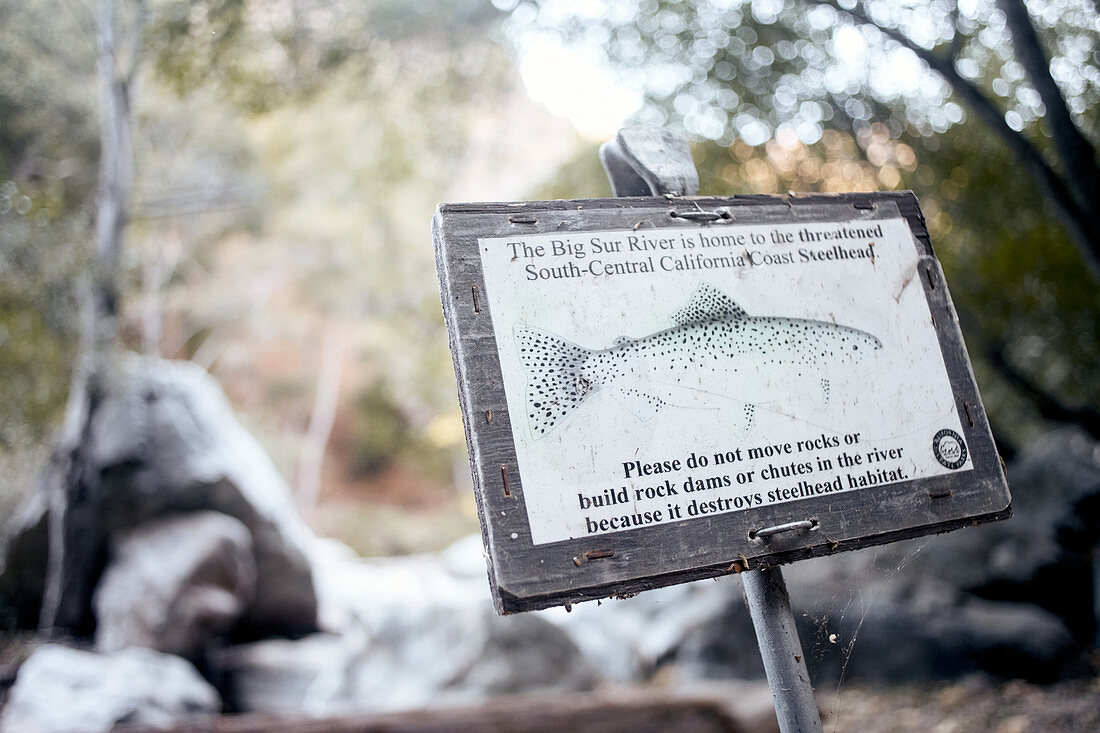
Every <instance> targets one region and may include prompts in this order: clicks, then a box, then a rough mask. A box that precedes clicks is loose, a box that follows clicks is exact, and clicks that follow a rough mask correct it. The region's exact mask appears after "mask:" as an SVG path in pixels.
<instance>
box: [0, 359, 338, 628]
mask: <svg viewBox="0 0 1100 733" xmlns="http://www.w3.org/2000/svg"><path fill="white" fill-rule="evenodd" d="M85 451H86V457H87V462H88V464H89V465H88V466H87V469H88V471H89V472H91V473H93V474H94V475H96V476H97V477H99V479H100V480H101V484H100V487H99V489H100V490H99V492H98V493H99V495H100V496H102V501H100V502H98V503H97V504H95V505H94V506H91V507H85V508H84V510H85V511H94V512H96V513H97V519H98V522H97V524H98V526H99V530H100V532H99V536H97V537H89V538H88V547H89V548H90V551H91V552H93V553H94V554H105V553H104V549H105V545H106V543H107V541H108V539H109V538H110V537H111V536H113V535H114V534H116V533H118V532H120V531H123V530H127V529H131V528H133V527H136V526H139V525H140V524H141V523H143V522H146V521H149V520H150V519H153V518H156V517H159V516H163V515H165V514H170V513H180V512H189V511H200V510H208V509H209V510H214V511H217V512H221V513H223V514H226V515H229V516H231V517H234V518H235V519H237V520H239V521H240V522H242V523H243V524H244V525H245V526H246V527H247V528H248V530H249V532H250V533H251V535H252V544H253V552H254V555H255V562H256V571H257V577H256V590H255V595H254V598H253V601H252V603H251V604H250V605H249V606H248V608H247V609H246V610H245V613H244V615H243V616H242V618H241V622H240V624H238V627H237V630H236V631H237V633H238V634H239V635H241V636H244V637H247V638H259V637H262V636H265V635H270V634H286V635H300V634H305V633H309V632H312V631H315V630H316V629H317V623H316V616H317V601H316V596H315V593H314V588H313V576H312V569H311V567H310V564H309V561H308V559H307V556H306V547H307V546H308V544H309V542H310V540H311V537H310V533H309V531H308V530H307V529H306V527H305V525H304V524H303V523H302V521H301V519H300V517H299V516H298V515H297V513H296V510H295V507H294V504H293V501H292V500H291V496H290V492H289V490H288V488H287V486H286V484H285V483H284V482H283V480H282V479H281V477H280V476H279V474H278V472H277V471H276V470H275V467H274V466H273V465H272V463H271V461H270V459H269V458H268V457H267V456H266V455H265V454H264V452H263V450H262V449H261V448H260V446H259V444H258V443H257V442H256V440H255V439H254V438H253V437H252V436H251V435H249V434H248V432H247V431H245V430H244V428H242V427H241V425H240V423H238V422H237V420H236V418H235V417H234V416H233V413H232V410H231V409H230V407H229V405H228V403H227V402H226V400H225V396H224V395H223V394H222V391H221V389H220V388H219V387H218V385H217V383H216V382H215V381H214V379H213V378H212V377H210V376H209V375H208V374H207V373H206V372H205V371H203V370H202V369H201V368H200V367H198V366H197V365H195V364H191V363H189V362H180V361H165V360H160V359H152V358H146V357H139V356H133V355H132V356H130V357H129V358H128V359H126V360H125V361H124V374H123V376H122V378H120V379H117V380H113V381H112V382H111V384H110V386H109V389H108V393H107V394H106V395H105V396H104V397H103V401H102V402H101V403H100V404H99V405H98V409H97V410H96V412H95V415H94V418H93V420H92V422H91V424H90V427H89V434H88V436H87V441H86V444H85ZM46 512H47V502H46V501H45V499H44V497H43V496H42V495H41V494H40V493H39V494H37V495H33V496H31V497H29V498H28V500H27V501H26V503H25V506H24V508H23V509H22V510H21V511H20V513H19V514H18V517H17V519H16V521H15V523H14V524H12V525H11V526H10V527H9V531H8V535H7V543H6V551H5V563H4V568H3V572H2V573H0V594H2V595H3V596H4V597H5V599H6V600H7V602H8V603H9V604H10V605H12V606H13V607H14V608H15V609H16V611H17V612H18V617H19V622H20V624H21V625H23V626H27V627H33V626H34V625H35V623H36V622H37V615H38V604H39V603H40V599H41V593H42V590H41V586H42V584H41V580H37V582H36V581H35V579H36V578H39V579H40V578H41V577H42V576H43V575H44V569H45V567H46V552H45V547H46V538H45V532H46V521H45V516H46ZM87 600H88V603H89V611H90V601H91V598H90V597H89V598H88V599H87Z"/></svg>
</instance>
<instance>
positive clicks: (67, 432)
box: [38, 0, 142, 636]
mask: <svg viewBox="0 0 1100 733" xmlns="http://www.w3.org/2000/svg"><path fill="white" fill-rule="evenodd" d="M137 8H138V9H137V13H138V22H135V23H133V24H132V25H131V27H130V29H129V32H128V34H127V36H126V38H124V39H120V36H119V33H118V32H117V19H116V15H115V10H116V4H115V2H114V0H98V3H97V6H96V50H97V59H96V73H97V79H98V91H99V110H100V118H101V119H100V160H99V188H98V191H97V194H96V227H95V258H94V260H93V264H92V271H91V273H90V276H89V281H90V282H89V283H88V284H87V285H86V286H81V290H82V297H81V298H80V300H81V310H82V316H81V326H82V327H81V340H80V354H79V355H78V359H77V366H76V369H75V371H74V375H73V380H72V384H71V385H70V391H69V399H68V404H67V405H66V410H65V422H64V424H63V426H62V433H61V437H60V439H59V440H58V442H57V444H56V445H55V447H54V449H53V454H52V456H51V459H50V465H49V467H48V468H47V477H46V481H45V486H46V490H47V491H48V492H49V495H50V496H49V507H50V508H49V557H48V560H47V568H46V581H45V590H44V592H43V596H42V608H41V611H40V614H39V624H38V625H39V631H40V632H42V633H43V634H46V635H48V636H57V635H59V634H62V633H74V632H75V633H81V632H83V631H86V630H87V628H88V624H89V621H90V619H89V605H90V600H91V593H92V589H93V587H94V584H95V580H96V576H97V575H98V569H99V566H100V563H101V562H102V553H103V538H102V529H101V527H100V512H99V506H100V503H101V500H102V497H101V491H100V480H99V477H98V476H96V475H94V472H91V471H88V470H87V463H86V460H85V451H86V448H87V439H88V434H89V430H90V429H91V425H92V422H93V419H94V417H95V413H96V409H97V407H98V406H99V403H100V401H101V400H102V397H103V394H104V391H105V388H106V387H107V385H108V384H109V381H110V380H111V379H112V378H113V375H114V373H115V371H116V370H115V361H114V360H115V356H116V349H117V343H118V310H119V275H120V273H119V269H120V263H121V259H122V257H121V255H122V246H123V235H124V231H125V226H126V209H127V205H128V203H129V199H130V191H131V188H132V180H133V176H132V173H131V164H130V163H131V150H130V86H131V80H132V78H133V71H134V69H133V64H134V59H135V58H136V49H137V45H138V43H137V37H138V34H139V33H140V25H141V24H140V18H141V15H142V8H141V6H140V4H138V5H137ZM120 40H125V41H126V42H127V46H128V47H130V48H131V49H132V50H133V51H134V53H131V54H130V55H129V58H128V59H127V63H128V64H129V65H130V68H129V69H128V70H127V71H126V72H125V73H122V72H121V71H120V69H119V56H120V45H119V44H120Z"/></svg>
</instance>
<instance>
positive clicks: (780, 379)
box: [513, 283, 882, 439]
mask: <svg viewBox="0 0 1100 733" xmlns="http://www.w3.org/2000/svg"><path fill="white" fill-rule="evenodd" d="M672 319H673V321H674V322H675V324H676V325H674V326H673V327H672V328H669V329H667V330H664V331H658V332H657V333H654V334H651V335H649V336H643V337H641V338H629V337H626V336H621V337H619V338H617V339H615V341H614V343H613V344H612V345H611V346H610V347H608V348H606V349H586V348H584V347H582V346H578V345H576V344H573V343H570V342H569V341H566V340H565V339H562V338H560V337H558V336H555V335H553V334H549V333H546V332H543V331H540V330H539V329H537V328H533V327H531V326H528V325H526V324H516V325H515V327H514V328H513V333H514V334H515V339H516V346H517V348H518V349H519V355H520V360H521V362H522V364H523V368H524V370H525V371H526V374H527V395H526V397H527V404H526V407H527V422H528V425H529V426H530V428H531V433H532V435H533V436H534V437H535V438H536V439H539V438H542V437H544V436H546V435H547V434H549V433H550V432H552V431H553V430H554V428H555V427H556V426H557V425H559V424H560V423H561V422H563V421H564V420H566V419H567V418H568V417H569V416H570V415H571V414H572V413H573V412H574V410H576V409H577V407H579V406H580V405H581V403H582V402H584V401H585V399H586V398H588V396H589V395H591V394H593V393H594V392H596V391H597V390H601V389H606V390H614V396H615V397H616V399H618V400H619V401H620V402H621V403H622V404H623V405H624V406H625V407H626V408H627V409H628V410H630V411H631V412H632V413H634V414H635V415H637V416H638V417H639V418H640V419H642V420H648V419H649V418H651V417H652V416H653V415H655V414H657V413H658V412H659V411H660V410H662V409H664V408H666V407H670V406H671V407H701V408H704V409H717V405H716V403H717V402H720V401H722V400H727V401H733V402H735V403H739V404H741V405H743V407H742V411H741V415H740V418H741V420H742V423H741V425H740V427H741V429H740V430H736V432H738V433H742V434H743V435H747V434H748V432H749V430H751V428H752V424H753V419H754V415H755V409H756V406H757V405H765V404H771V403H773V402H777V401H780V400H782V399H784V398H786V397H789V396H790V395H792V394H800V393H801V394H805V393H807V392H810V393H815V392H816V393H817V394H818V395H819V399H820V406H821V408H822V409H824V408H825V407H827V406H828V403H829V392H830V382H831V380H832V378H833V376H835V375H838V374H843V373H845V372H850V371H851V369H852V367H853V366H855V365H858V364H861V363H863V362H865V361H867V360H869V358H870V357H871V356H872V354H873V352H875V351H878V350H879V349H881V348H882V342H881V341H879V340H878V339H877V338H876V337H875V336H873V335H871V334H869V333H867V332H866V331H860V330H859V329H856V328H850V327H848V326H840V325H837V324H835V323H829V322H827V321H814V320H809V319H804V318H785V317H781V316H750V315H749V314H748V313H746V312H745V311H744V310H743V309H742V308H741V307H740V306H739V305H738V304H737V303H736V302H734V300H733V299H732V298H730V297H729V296H727V295H725V294H724V293H722V292H721V291H719V290H717V289H716V288H714V287H713V286H711V285H708V284H705V283H704V284H701V285H700V286H699V287H698V289H697V290H696V291H695V293H694V295H692V298H691V301H690V302H689V303H688V305H687V306H686V307H685V308H683V309H681V310H679V311H676V312H675V313H674V314H673V315H672Z"/></svg>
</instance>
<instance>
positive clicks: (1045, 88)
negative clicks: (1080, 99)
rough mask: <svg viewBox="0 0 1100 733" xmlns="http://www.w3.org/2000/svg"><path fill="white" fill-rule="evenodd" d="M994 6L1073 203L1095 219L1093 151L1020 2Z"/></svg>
mask: <svg viewBox="0 0 1100 733" xmlns="http://www.w3.org/2000/svg"><path fill="white" fill-rule="evenodd" d="M997 6H998V7H999V8H1000V9H1001V12H1003V13H1004V14H1005V21H1006V24H1007V26H1008V30H1009V32H1010V33H1011V34H1012V45H1013V47H1014V48H1015V49H1016V59H1017V60H1018V61H1019V62H1020V65H1021V66H1023V67H1024V70H1025V71H1026V72H1027V76H1028V79H1029V80H1030V81H1031V85H1032V86H1033V87H1034V88H1035V91H1036V92H1038V93H1039V98H1040V99H1041V100H1042V101H1043V106H1044V107H1045V108H1046V120H1047V123H1048V124H1049V125H1050V130H1051V136H1052V137H1053V140H1054V147H1055V150H1057V152H1058V159H1059V161H1060V162H1061V164H1062V167H1063V169H1064V170H1065V172H1066V180H1067V181H1068V182H1069V186H1070V190H1071V193H1072V194H1073V197H1074V200H1075V201H1076V202H1077V205H1078V206H1080V207H1081V209H1082V210H1084V212H1085V215H1086V216H1088V217H1090V218H1096V217H1097V216H1098V215H1100V169H1098V168H1097V163H1096V149H1095V148H1093V146H1092V144H1091V143H1089V141H1088V139H1086V138H1085V136H1084V135H1083V134H1081V131H1080V130H1079V129H1078V128H1077V125H1075V124H1074V122H1073V116H1072V115H1071V114H1070V111H1069V107H1068V106H1067V105H1066V100H1065V97H1064V96H1063V95H1062V90H1061V89H1060V88H1059V87H1058V83H1057V82H1055V81H1054V77H1053V76H1052V75H1051V73H1050V62H1049V61H1048V60H1047V57H1046V53H1045V52H1044V51H1043V46H1042V42H1041V41H1040V40H1039V34H1038V33H1036V32H1035V26H1034V25H1032V22H1031V16H1030V15H1028V12H1027V8H1026V7H1025V6H1024V3H1023V2H1022V0H997Z"/></svg>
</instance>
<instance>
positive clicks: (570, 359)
mask: <svg viewBox="0 0 1100 733" xmlns="http://www.w3.org/2000/svg"><path fill="white" fill-rule="evenodd" d="M512 334H513V336H514V337H515V339H516V348H517V349H518V351H519V358H520V362H521V363H522V364H523V370H524V372H526V374H527V404H526V411H527V424H528V426H530V428H531V435H532V436H534V438H535V439H536V440H538V439H539V438H542V437H544V436H545V435H547V434H548V433H550V432H551V431H553V429H554V428H555V427H556V426H557V425H558V423H560V422H561V421H562V420H563V419H565V418H566V417H568V416H569V414H570V413H572V412H573V410H575V409H577V406H578V405H580V404H581V402H583V401H584V399H585V398H586V397H587V396H588V395H589V394H591V393H592V392H593V391H595V390H596V389H597V388H598V386H599V385H597V384H593V383H592V382H591V381H589V380H588V379H586V378H585V377H584V376H583V375H582V373H581V367H583V366H584V362H585V361H586V360H587V359H588V356H589V354H591V353H592V352H591V351H589V350H588V349H586V348H584V347H583V346H577V345H576V344H573V343H570V342H568V341H566V340H565V339H563V338H559V337H557V336H554V335H553V334H549V333H546V332H544V331H540V330H538V329H536V328H532V327H530V326H528V325H526V324H523V323H517V324H516V325H515V326H514V327H513V328H512Z"/></svg>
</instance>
